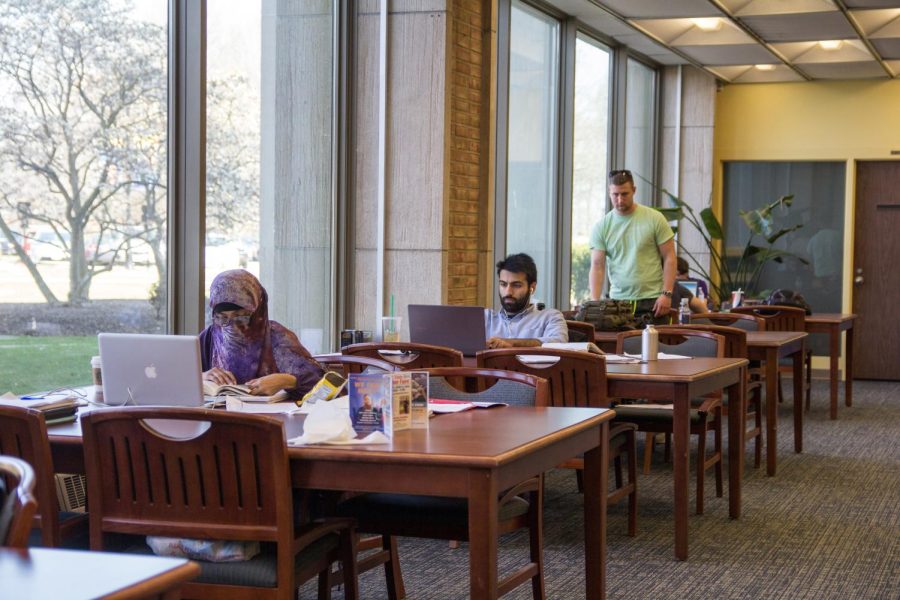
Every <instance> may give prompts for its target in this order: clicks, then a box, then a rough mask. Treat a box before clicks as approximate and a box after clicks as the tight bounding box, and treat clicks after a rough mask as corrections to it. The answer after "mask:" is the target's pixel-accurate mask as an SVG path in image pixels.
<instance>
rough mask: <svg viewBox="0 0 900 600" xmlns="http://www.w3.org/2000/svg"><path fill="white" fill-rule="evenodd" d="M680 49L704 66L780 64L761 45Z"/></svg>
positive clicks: (682, 47) (683, 47)
mask: <svg viewBox="0 0 900 600" xmlns="http://www.w3.org/2000/svg"><path fill="white" fill-rule="evenodd" d="M678 49H679V50H680V51H681V52H683V53H685V54H687V55H688V56H690V57H691V58H692V59H694V60H695V61H697V62H699V63H701V64H704V65H756V64H759V63H770V62H778V59H777V58H776V57H775V56H774V55H773V54H772V53H771V52H769V51H768V50H766V49H765V48H764V47H763V46H760V45H759V44H738V45H731V46H678Z"/></svg>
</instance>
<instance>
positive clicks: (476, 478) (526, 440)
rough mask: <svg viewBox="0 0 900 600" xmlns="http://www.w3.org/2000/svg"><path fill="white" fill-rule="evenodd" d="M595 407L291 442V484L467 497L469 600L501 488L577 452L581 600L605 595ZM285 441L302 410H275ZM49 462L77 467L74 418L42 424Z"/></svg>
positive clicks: (491, 555) (509, 410)
mask: <svg viewBox="0 0 900 600" xmlns="http://www.w3.org/2000/svg"><path fill="white" fill-rule="evenodd" d="M613 415H614V413H613V411H611V410H608V409H599V408H532V407H511V406H510V407H503V408H495V409H490V410H473V411H468V412H463V413H456V414H448V415H441V416H438V417H436V418H434V419H432V420H431V422H430V428H429V429H428V430H427V431H426V430H406V431H400V432H397V433H396V434H395V436H394V439H393V440H392V442H391V444H389V445H370V446H352V447H351V446H343V447H341V446H306V447H297V448H290V449H289V454H290V458H291V473H292V475H291V476H292V480H293V484H294V486H296V487H301V488H307V489H326V490H341V491H358V492H390V493H406V494H424V495H439V496H454V497H462V498H468V504H469V555H470V556H469V588H470V594H469V596H470V597H471V598H487V599H493V598H497V498H498V495H499V493H500V492H501V491H502V490H505V489H507V488H510V487H512V486H513V485H515V484H517V483H520V482H521V481H524V480H525V479H528V478H529V477H532V476H534V475H537V474H539V473H543V472H544V471H548V470H550V469H552V468H554V467H555V466H556V465H558V464H560V463H562V462H563V461H565V460H566V459H568V458H572V457H574V456H578V455H579V454H581V453H584V460H585V465H584V490H585V492H584V546H585V587H586V596H587V598H591V599H594V598H605V597H606V589H605V586H606V491H607V490H606V488H607V472H608V466H607V447H608V444H609V439H608V438H609V424H608V422H609V421H610V420H611V419H612V417H613ZM280 418H282V419H283V420H284V422H285V434H286V435H287V436H288V438H290V437H293V436H295V435H299V433H300V431H301V429H302V420H303V416H302V415H294V416H286V415H284V416H280ZM49 434H50V442H51V449H52V451H53V458H54V468H55V469H56V470H58V471H62V472H71V473H80V472H84V467H83V465H81V464H80V462H81V461H83V458H82V457H81V432H80V427H79V426H78V424H77V423H75V424H67V425H60V426H54V427H51V428H50V429H49Z"/></svg>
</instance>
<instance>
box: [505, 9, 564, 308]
mask: <svg viewBox="0 0 900 600" xmlns="http://www.w3.org/2000/svg"><path fill="white" fill-rule="evenodd" d="M510 18H511V20H510V46H509V113H508V127H509V138H508V148H507V165H508V167H507V168H508V171H507V188H506V189H507V193H506V194H507V197H506V215H507V218H506V253H507V254H509V253H513V252H525V253H526V254H529V255H531V257H532V258H534V260H535V262H536V263H537V269H538V287H537V291H536V292H535V298H536V299H539V300H540V301H548V300H551V301H552V299H553V298H554V296H555V287H556V286H555V280H556V266H555V265H556V261H555V247H556V240H557V236H556V221H557V220H556V202H555V199H556V195H557V191H556V189H557V185H556V177H557V161H556V148H557V132H558V128H559V125H558V121H559V116H558V110H559V100H558V98H559V67H558V66H559V29H560V27H559V22H558V21H556V20H555V19H553V18H551V17H549V16H547V15H545V14H544V13H542V12H540V11H537V10H535V9H534V8H532V7H530V6H528V5H526V4H524V3H522V2H513V4H512V12H511V17H510Z"/></svg>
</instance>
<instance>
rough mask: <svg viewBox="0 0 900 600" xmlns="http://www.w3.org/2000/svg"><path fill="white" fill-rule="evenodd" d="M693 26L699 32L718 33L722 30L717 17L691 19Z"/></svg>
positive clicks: (720, 22)
mask: <svg viewBox="0 0 900 600" xmlns="http://www.w3.org/2000/svg"><path fill="white" fill-rule="evenodd" d="M691 21H692V22H693V23H694V25H696V26H697V28H698V29H700V31H718V30H720V29H722V19H720V18H719V17H706V18H702V19H691Z"/></svg>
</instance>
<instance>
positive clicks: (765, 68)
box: [753, 65, 775, 71]
mask: <svg viewBox="0 0 900 600" xmlns="http://www.w3.org/2000/svg"><path fill="white" fill-rule="evenodd" d="M753 66H754V67H756V69H757V70H759V71H774V70H775V65H753Z"/></svg>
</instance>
